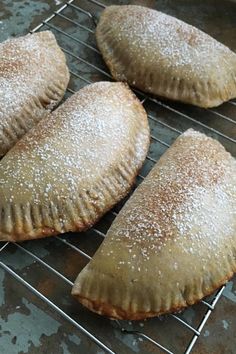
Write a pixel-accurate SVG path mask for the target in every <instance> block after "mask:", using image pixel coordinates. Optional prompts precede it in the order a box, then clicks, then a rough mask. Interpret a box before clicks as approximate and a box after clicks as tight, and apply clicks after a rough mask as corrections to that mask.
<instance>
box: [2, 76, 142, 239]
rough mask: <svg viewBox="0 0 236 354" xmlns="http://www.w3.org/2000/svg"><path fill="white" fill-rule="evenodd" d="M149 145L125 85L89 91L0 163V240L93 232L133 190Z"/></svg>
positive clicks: (107, 85) (69, 102)
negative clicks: (99, 221)
mask: <svg viewBox="0 0 236 354" xmlns="http://www.w3.org/2000/svg"><path fill="white" fill-rule="evenodd" d="M148 146H149V127H148V120H147V115H146V112H145V111H144V109H143V107H142V105H141V103H140V102H139V101H138V99H137V98H136V97H135V96H134V94H133V93H132V92H131V90H130V89H129V88H128V87H127V86H126V85H125V84H123V83H110V82H99V83H96V84H92V85H89V86H87V87H85V88H83V89H82V90H80V91H79V92H77V93H76V94H75V95H73V96H72V97H71V98H69V99H68V100H67V101H66V102H65V103H64V104H63V105H61V106H60V107H59V108H57V110H55V111H54V112H53V113H52V114H51V117H50V119H47V118H44V119H43V120H41V122H40V123H39V124H38V125H37V126H36V127H34V128H33V129H32V130H31V131H30V132H28V133H27V134H26V135H25V136H24V137H23V138H22V139H21V140H20V141H19V142H18V143H17V144H16V145H15V146H14V147H13V148H12V149H11V150H10V151H9V152H8V153H7V154H6V155H5V156H4V158H3V159H2V161H1V163H0V209H1V213H0V240H1V241H23V240H27V239H34V238H40V237H46V236H50V235H54V234H58V233H63V232H67V231H82V230H85V229H87V228H89V227H90V226H92V225H93V224H94V223H95V221H97V220H98V219H99V218H100V217H101V216H102V215H103V214H104V213H105V212H106V211H107V210H109V209H110V208H111V207H112V206H113V205H114V204H115V203H117V202H118V201H119V200H120V199H121V198H123V197H124V196H125V195H126V194H127V193H128V191H129V190H130V188H131V185H132V184H133V183H134V180H135V177H136V175H137V173H138V171H139V169H140V167H141V165H142V163H143V161H144V160H145V157H146V154H147V150H148Z"/></svg>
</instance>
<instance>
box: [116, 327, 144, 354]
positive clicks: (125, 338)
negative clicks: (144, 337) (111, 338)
mask: <svg viewBox="0 0 236 354" xmlns="http://www.w3.org/2000/svg"><path fill="white" fill-rule="evenodd" d="M115 337H116V338H117V339H119V340H120V341H121V342H122V343H124V344H125V345H127V347H129V348H130V349H132V350H133V352H135V353H138V352H139V342H138V340H137V336H135V335H133V334H125V335H124V334H123V333H122V332H120V331H115Z"/></svg>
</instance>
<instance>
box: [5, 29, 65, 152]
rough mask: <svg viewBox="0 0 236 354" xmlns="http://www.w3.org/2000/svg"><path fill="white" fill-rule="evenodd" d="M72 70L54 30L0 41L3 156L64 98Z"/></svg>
mask: <svg viewBox="0 0 236 354" xmlns="http://www.w3.org/2000/svg"><path fill="white" fill-rule="evenodd" d="M68 81H69V72H68V68H67V66H66V60H65V56H64V54H63V52H62V51H61V49H60V48H59V46H58V45H57V42H56V39H55V37H54V35H53V34H52V32H50V31H45V32H39V33H35V34H29V35H27V36H25V37H20V38H13V39H9V40H7V41H5V42H3V43H1V44H0V156H3V155H4V154H5V153H6V152H7V151H8V150H9V149H10V148H11V147H12V146H13V145H14V144H15V143H16V142H17V141H18V140H19V139H20V138H21V137H22V136H23V135H24V134H25V133H26V132H27V131H28V130H29V129H31V128H32V127H33V126H34V125H35V124H37V123H38V122H39V121H40V120H41V119H42V118H43V117H44V116H45V115H46V113H47V111H46V109H51V108H53V106H55V105H56V104H57V103H58V102H59V101H60V100H61V98H62V97H63V95H64V92H65V89H66V87H67V84H68Z"/></svg>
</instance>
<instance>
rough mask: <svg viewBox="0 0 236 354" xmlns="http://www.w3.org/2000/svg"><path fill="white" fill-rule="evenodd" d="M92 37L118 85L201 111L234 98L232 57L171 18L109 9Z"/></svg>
mask: <svg viewBox="0 0 236 354" xmlns="http://www.w3.org/2000/svg"><path fill="white" fill-rule="evenodd" d="M96 38H97V44H98V47H99V49H100V51H101V53H102V55H103V58H104V60H105V62H106V63H107V65H108V67H109V69H110V71H111V73H112V75H113V77H114V78H115V79H116V80H118V81H127V82H128V83H129V84H130V85H132V86H134V87H137V88H139V89H140V90H143V91H145V92H148V93H152V94H154V95H158V96H162V97H165V98H169V99H173V100H177V101H182V102H185V103H191V104H194V105H197V106H200V107H214V106H218V105H220V104H221V103H223V102H224V101H228V100H229V99H231V98H234V97H236V54H235V53H233V52H232V51H231V50H230V49H229V48H227V47H226V46H224V45H223V44H221V43H219V42H217V41H216V40H215V39H213V38H212V37H210V36H209V35H207V34H206V33H204V32H202V31H200V30H198V29H197V28H195V27H193V26H190V25H188V24H187V23H184V22H182V21H180V20H178V19H176V18H174V17H171V16H169V15H166V14H164V13H161V12H158V11H155V10H151V9H148V8H146V7H142V6H134V5H128V6H108V7H107V8H106V9H105V10H104V11H103V13H102V15H101V18H100V21H99V23H98V26H97V30H96Z"/></svg>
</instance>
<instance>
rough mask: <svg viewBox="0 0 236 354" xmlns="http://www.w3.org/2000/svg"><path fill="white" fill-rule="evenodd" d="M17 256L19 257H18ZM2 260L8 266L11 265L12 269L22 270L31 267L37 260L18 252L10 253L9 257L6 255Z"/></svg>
mask: <svg viewBox="0 0 236 354" xmlns="http://www.w3.org/2000/svg"><path fill="white" fill-rule="evenodd" d="M16 255H17V257H16ZM2 260H3V261H4V262H5V263H6V264H10V265H11V267H13V268H15V269H17V270H22V269H23V268H25V267H28V266H30V265H31V264H33V263H35V260H34V259H33V258H31V257H28V256H26V255H25V254H24V253H23V252H21V251H17V252H14V253H8V254H7V256H6V255H5V254H4V255H3V256H2Z"/></svg>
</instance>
